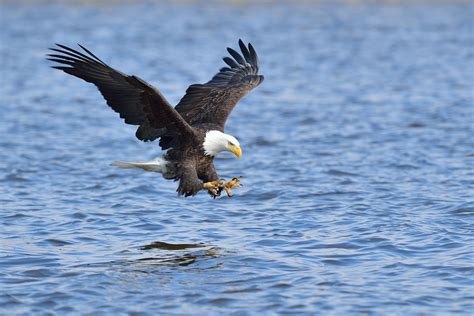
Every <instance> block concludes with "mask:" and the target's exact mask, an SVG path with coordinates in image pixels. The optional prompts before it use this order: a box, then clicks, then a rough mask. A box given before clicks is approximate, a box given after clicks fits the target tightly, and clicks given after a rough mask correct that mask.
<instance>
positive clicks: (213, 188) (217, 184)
mask: <svg viewBox="0 0 474 316" xmlns="http://www.w3.org/2000/svg"><path fill="white" fill-rule="evenodd" d="M222 185H223V183H222V181H220V180H214V181H209V182H205V183H203V184H202V187H203V188H204V189H206V190H207V191H208V192H209V194H210V195H211V196H212V197H213V198H216V197H218V196H220V195H221V191H222Z"/></svg>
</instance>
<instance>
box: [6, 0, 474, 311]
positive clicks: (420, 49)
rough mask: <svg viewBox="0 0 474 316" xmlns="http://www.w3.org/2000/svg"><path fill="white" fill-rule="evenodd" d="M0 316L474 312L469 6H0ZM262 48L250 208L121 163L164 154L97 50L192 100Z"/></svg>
mask: <svg viewBox="0 0 474 316" xmlns="http://www.w3.org/2000/svg"><path fill="white" fill-rule="evenodd" d="M0 12H1V18H0V21H1V22H0V23H1V30H0V34H1V41H0V54H1V55H0V56H1V67H0V80H1V82H0V96H1V99H0V100H1V101H0V109H1V114H0V116H1V124H0V135H1V137H0V205H1V212H0V314H3V315H49V314H56V315H68V314H71V315H78V314H81V315H105V314H109V315H156V314H172V315H173V314H174V315H183V314H197V315H200V314H203V315H204V314H206V315H222V314H234V315H272V314H295V315H314V314H320V315H345V314H350V315H381V314H386V315H453V314H464V315H470V314H471V315H472V313H474V309H473V308H474V306H473V301H474V286H473V265H474V256H473V252H474V241H473V217H474V146H473V145H474V144H473V135H474V123H473V122H474V104H473V99H474V97H473V85H474V64H473V63H474V62H473V60H474V48H473V47H474V38H473V18H472V17H473V5H472V3H456V4H441V3H431V4H430V3H429V2H421V3H402V4H396V3H390V4H387V5H385V4H364V3H358V2H350V3H347V4H344V3H339V4H334V3H333V4H331V3H319V2H287V3H285V2H269V3H256V4H251V3H248V2H239V1H237V2H231V3H222V2H212V3H210V2H184V3H181V2H178V3H165V2H143V3H142V2H139V3H116V2H113V3H106V2H105V3H104V2H99V3H95V2H89V1H88V2H86V3H84V4H81V3H80V2H71V3H61V2H59V3H56V4H48V3H46V2H27V3H15V2H2V4H0ZM238 38H242V39H244V40H245V41H250V42H252V43H253V44H254V46H255V47H256V49H257V51H258V53H259V55H260V59H261V73H262V74H264V75H265V81H264V83H263V84H262V85H261V86H260V87H258V88H257V89H256V90H254V91H252V92H251V93H250V94H249V95H248V96H247V97H246V98H245V99H244V100H242V101H241V102H240V104H239V105H238V106H237V107H236V109H235V111H234V112H233V114H232V116H231V118H230V120H229V121H228V125H227V130H226V131H227V132H228V133H230V134H233V135H235V136H236V137H237V138H238V139H239V140H240V143H241V145H242V148H243V151H244V155H243V157H242V158H241V159H239V160H237V159H234V158H232V157H231V156H230V155H223V156H222V157H221V158H220V159H218V160H217V162H216V163H217V168H218V170H219V173H220V176H221V177H224V178H227V179H228V178H231V177H234V176H243V183H244V187H243V188H241V189H238V190H236V192H235V196H234V197H233V198H226V197H222V198H219V199H216V200H213V199H211V198H210V197H209V196H208V195H207V194H205V193H202V194H200V195H199V196H197V197H195V198H179V197H177V196H176V192H175V190H176V187H177V184H176V183H174V182H171V181H165V180H163V179H162V178H161V177H160V176H159V175H157V174H152V173H144V172H139V171H130V170H120V169H114V168H113V167H110V166H109V164H110V163H111V162H112V161H114V160H132V161H133V160H146V159H150V158H153V157H155V156H159V155H161V154H162V153H161V152H160V150H159V148H158V146H157V144H156V143H141V142H139V141H138V140H136V139H135V138H134V127H133V126H129V125H125V124H124V123H123V122H122V121H121V120H120V119H119V118H118V115H117V114H116V113H114V112H113V111H112V110H110V109H109V108H108V107H107V106H106V105H105V102H104V101H103V100H102V98H101V96H100V95H99V93H98V92H97V91H96V89H95V88H94V87H93V86H92V85H89V84H86V83H85V82H83V81H81V80H78V79H76V78H73V77H70V76H67V75H65V74H63V73H60V72H59V71H55V70H53V69H50V68H49V66H50V63H49V62H47V61H46V60H45V54H46V53H47V47H50V46H52V45H53V44H54V43H55V42H57V43H63V44H67V45H75V43H81V44H84V45H86V46H87V47H88V48H90V49H91V50H92V51H93V52H95V53H96V54H97V55H98V56H99V57H100V58H101V59H102V60H104V61H106V62H107V63H108V64H110V65H111V66H113V67H115V68H117V69H120V70H121V71H123V72H126V73H129V74H136V75H139V76H140V77H141V78H143V79H145V80H147V81H149V82H151V83H153V84H154V85H156V86H157V87H159V89H160V90H161V91H162V93H163V94H164V95H165V96H166V97H167V98H168V99H169V100H170V102H171V103H173V104H175V103H176V102H177V101H178V100H179V99H180V97H181V96H182V95H183V93H184V91H185V89H186V87H187V86H188V85H190V84H192V83H202V82H205V81H207V80H209V79H210V78H211V76H212V75H213V74H214V73H215V72H216V71H217V70H218V69H219V68H220V67H222V66H223V62H222V61H221V60H220V58H221V57H223V56H224V55H226V51H225V47H226V46H232V47H236V46H237V40H238Z"/></svg>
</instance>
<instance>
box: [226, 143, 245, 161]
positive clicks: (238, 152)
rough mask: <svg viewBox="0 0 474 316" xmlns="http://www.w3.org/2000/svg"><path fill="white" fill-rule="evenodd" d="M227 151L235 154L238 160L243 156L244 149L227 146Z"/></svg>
mask: <svg viewBox="0 0 474 316" xmlns="http://www.w3.org/2000/svg"><path fill="white" fill-rule="evenodd" d="M227 149H229V151H230V152H233V153H234V155H236V156H237V158H240V156H242V149H241V148H240V147H239V146H227Z"/></svg>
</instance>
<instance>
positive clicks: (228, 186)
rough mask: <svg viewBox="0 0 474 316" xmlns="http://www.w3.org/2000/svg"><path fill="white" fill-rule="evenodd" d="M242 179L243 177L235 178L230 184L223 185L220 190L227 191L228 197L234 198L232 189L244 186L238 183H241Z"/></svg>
mask: <svg viewBox="0 0 474 316" xmlns="http://www.w3.org/2000/svg"><path fill="white" fill-rule="evenodd" d="M240 178H241V177H237V178H233V179H232V180H230V181H229V182H227V183H222V184H221V186H220V188H222V189H224V190H225V192H226V193H227V196H228V197H231V196H232V188H240V187H241V186H242V185H241V184H239V183H238V182H239V181H240ZM222 189H221V190H222Z"/></svg>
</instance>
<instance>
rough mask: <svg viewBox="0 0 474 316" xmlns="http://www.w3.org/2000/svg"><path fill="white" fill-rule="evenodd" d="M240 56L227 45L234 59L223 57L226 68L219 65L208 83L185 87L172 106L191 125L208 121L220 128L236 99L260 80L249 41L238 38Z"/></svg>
mask: <svg viewBox="0 0 474 316" xmlns="http://www.w3.org/2000/svg"><path fill="white" fill-rule="evenodd" d="M239 46H240V50H241V51H242V55H243V56H241V55H240V54H239V53H237V52H236V51H235V50H233V49H232V48H227V51H228V52H229V54H230V55H231V56H232V57H233V58H234V59H232V58H230V57H224V58H223V59H224V62H225V63H226V64H227V65H229V67H224V68H222V69H221V70H220V71H219V72H218V73H217V74H216V75H215V76H214V77H213V78H212V79H211V80H210V81H209V82H207V83H205V84H193V85H191V86H189V88H188V89H187V90H186V94H185V96H184V97H183V98H182V99H181V101H180V102H179V103H178V105H177V106H176V107H175V109H176V110H177V111H178V112H179V114H181V116H182V117H183V118H184V119H185V120H186V121H187V122H188V123H189V124H191V125H193V124H198V123H212V124H217V125H219V126H220V127H221V128H222V129H224V124H225V122H226V120H227V118H228V116H229V114H230V112H232V110H233V108H234V107H235V105H236V104H237V102H238V101H239V100H240V99H241V98H242V97H243V96H244V95H245V94H246V93H247V92H249V91H250V90H252V89H253V88H255V87H256V86H258V85H259V84H260V83H261V82H262V81H263V76H261V75H258V57H257V53H256V52H255V49H254V48H253V46H252V44H250V43H249V44H248V47H246V46H245V44H244V43H243V42H242V40H239Z"/></svg>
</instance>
